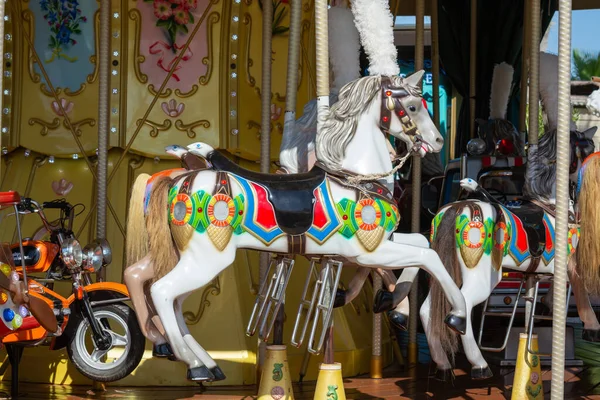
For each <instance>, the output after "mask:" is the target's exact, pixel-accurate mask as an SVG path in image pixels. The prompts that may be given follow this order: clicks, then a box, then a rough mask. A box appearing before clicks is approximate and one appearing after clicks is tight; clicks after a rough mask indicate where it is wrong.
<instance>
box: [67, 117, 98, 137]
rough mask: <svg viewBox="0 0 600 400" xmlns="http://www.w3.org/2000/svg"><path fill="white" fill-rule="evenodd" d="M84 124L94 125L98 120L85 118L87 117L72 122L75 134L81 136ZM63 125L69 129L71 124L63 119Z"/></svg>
mask: <svg viewBox="0 0 600 400" xmlns="http://www.w3.org/2000/svg"><path fill="white" fill-rule="evenodd" d="M83 125H89V126H92V127H93V126H96V120H95V119H93V118H85V119H82V120H81V121H77V122H71V126H72V127H73V131H75V134H76V135H77V136H81V133H82V132H81V127H82V126H83ZM63 126H64V127H65V128H66V129H69V124H67V120H66V119H64V120H63Z"/></svg>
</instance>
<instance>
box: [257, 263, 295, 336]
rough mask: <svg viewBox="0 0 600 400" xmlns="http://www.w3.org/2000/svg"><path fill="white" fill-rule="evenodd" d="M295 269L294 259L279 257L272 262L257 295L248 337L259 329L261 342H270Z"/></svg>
mask: <svg viewBox="0 0 600 400" xmlns="http://www.w3.org/2000/svg"><path fill="white" fill-rule="evenodd" d="M293 269H294V260H292V259H289V258H286V257H277V258H274V259H272V260H271V262H270V263H269V269H268V270H267V273H266V275H265V278H264V280H263V282H261V285H260V289H259V291H258V294H257V295H256V300H255V302H254V308H253V309H252V314H251V315H250V321H249V322H248V326H247V328H246V335H248V336H253V335H254V334H255V333H256V330H257V329H258V330H259V337H260V338H261V340H262V341H264V342H266V341H268V339H269V335H270V334H271V331H272V330H273V325H274V324H275V319H276V318H277V312H278V311H279V307H281V304H283V301H284V299H285V289H286V288H287V285H288V282H289V280H290V276H291V275H292V270H293Z"/></svg>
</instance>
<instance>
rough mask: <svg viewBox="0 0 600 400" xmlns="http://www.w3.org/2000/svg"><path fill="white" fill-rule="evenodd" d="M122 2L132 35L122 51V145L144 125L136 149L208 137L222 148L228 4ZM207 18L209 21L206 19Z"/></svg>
mask: <svg viewBox="0 0 600 400" xmlns="http://www.w3.org/2000/svg"><path fill="white" fill-rule="evenodd" d="M171 3H176V2H173V1H171V2H169V1H164V0H137V1H128V2H123V8H124V14H125V15H126V16H127V18H126V21H125V23H126V29H125V32H126V33H127V35H126V36H127V38H126V39H124V43H126V44H127V46H124V47H123V49H122V54H123V57H122V58H123V59H125V60H127V71H126V72H125V76H126V77H127V78H126V81H127V82H126V83H125V82H123V83H122V84H121V87H122V91H121V93H122V99H126V100H127V102H126V105H125V106H124V107H121V112H122V113H125V114H126V115H121V117H120V121H121V124H122V129H121V131H122V132H123V134H122V135H121V136H120V140H121V142H120V145H121V146H122V147H125V146H126V145H127V144H128V143H129V142H130V141H131V139H132V137H133V135H134V133H135V131H136V129H137V127H138V125H139V124H141V123H143V125H144V126H142V127H141V129H140V131H139V134H138V136H137V137H136V138H135V140H134V141H133V145H132V150H134V151H136V152H139V153H143V154H145V155H164V147H165V146H168V145H171V144H180V145H187V144H189V143H192V142H196V141H204V142H207V143H210V144H211V145H213V146H215V147H218V146H219V129H220V119H219V113H220V109H219V101H218V96H219V71H220V62H219V56H220V46H219V43H220V36H221V35H220V32H221V29H222V28H221V26H222V21H223V17H222V12H223V7H224V6H223V3H221V2H219V1H218V0H190V1H187V2H180V3H182V4H181V5H176V4H171ZM203 17H204V19H203ZM199 23H200V24H201V25H200V27H199V29H198V31H197V34H196V35H195V36H194V37H193V39H192V40H191V42H190V45H189V47H188V48H187V50H186V51H185V52H184V54H183V56H182V57H181V61H180V62H179V64H177V66H175V71H174V72H173V74H172V75H171V77H170V79H169V80H168V82H167V84H166V85H165V87H164V89H163V90H162V91H161V93H160V95H159V96H158V97H159V98H158V101H157V102H156V104H155V106H154V107H153V109H152V111H151V112H150V114H149V115H148V118H147V119H146V121H145V122H143V116H144V114H145V113H146V111H147V109H148V106H149V105H150V103H151V102H152V100H153V98H154V97H155V96H156V94H157V92H158V91H159V90H160V87H161V85H162V84H163V81H164V79H165V78H166V77H167V75H168V73H169V71H170V70H171V68H172V67H173V66H174V65H175V62H176V59H177V56H178V54H180V52H181V51H182V49H183V48H184V47H185V44H186V42H187V41H188V39H189V38H190V36H191V35H192V33H193V31H194V28H195V26H196V24H199Z"/></svg>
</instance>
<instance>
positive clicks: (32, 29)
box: [21, 10, 42, 83]
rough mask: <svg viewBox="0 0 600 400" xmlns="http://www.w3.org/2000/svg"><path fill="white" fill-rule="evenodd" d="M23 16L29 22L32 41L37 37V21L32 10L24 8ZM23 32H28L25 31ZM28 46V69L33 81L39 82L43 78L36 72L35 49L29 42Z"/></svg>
mask: <svg viewBox="0 0 600 400" xmlns="http://www.w3.org/2000/svg"><path fill="white" fill-rule="evenodd" d="M21 18H23V21H25V22H28V23H29V24H28V25H29V37H31V41H32V42H33V39H34V37H35V21H34V20H33V13H32V12H31V10H23V12H22V13H21ZM23 34H26V33H25V32H23ZM27 46H28V47H29V54H28V56H27V71H29V78H30V79H31V81H32V82H33V83H38V82H40V81H41V79H42V78H41V77H40V75H39V74H38V73H36V72H35V69H34V68H33V64H34V62H33V58H34V57H33V49H32V48H31V47H30V46H29V44H27Z"/></svg>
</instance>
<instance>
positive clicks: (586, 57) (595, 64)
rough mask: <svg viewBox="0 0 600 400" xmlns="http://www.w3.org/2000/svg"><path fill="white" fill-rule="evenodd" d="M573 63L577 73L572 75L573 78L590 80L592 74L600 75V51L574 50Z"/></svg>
mask: <svg viewBox="0 0 600 400" xmlns="http://www.w3.org/2000/svg"><path fill="white" fill-rule="evenodd" d="M573 65H574V69H575V71H574V72H575V73H574V74H573V76H572V77H571V79H573V80H579V81H590V80H592V76H600V52H599V53H591V52H587V51H581V50H579V49H574V50H573Z"/></svg>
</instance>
